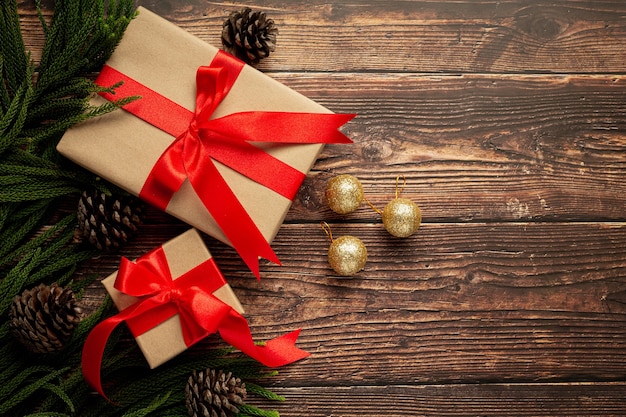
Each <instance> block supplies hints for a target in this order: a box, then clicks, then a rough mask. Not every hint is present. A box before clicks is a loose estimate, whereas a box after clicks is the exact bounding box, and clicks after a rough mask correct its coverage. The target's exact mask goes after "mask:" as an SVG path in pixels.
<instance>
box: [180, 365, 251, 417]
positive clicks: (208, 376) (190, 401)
mask: <svg viewBox="0 0 626 417" xmlns="http://www.w3.org/2000/svg"><path fill="white" fill-rule="evenodd" d="M185 398H186V401H185V403H186V404H187V412H188V413H189V415H190V416H191V417H229V416H233V415H235V414H237V413H239V409H238V408H237V407H236V406H235V405H241V404H243V402H244V400H245V399H246V385H245V384H244V383H242V382H241V380H240V379H239V378H235V377H233V376H232V373H230V372H228V373H226V372H224V371H216V370H214V369H207V370H205V371H199V372H196V371H193V372H192V374H191V376H190V377H189V379H188V380H187V386H186V387H185Z"/></svg>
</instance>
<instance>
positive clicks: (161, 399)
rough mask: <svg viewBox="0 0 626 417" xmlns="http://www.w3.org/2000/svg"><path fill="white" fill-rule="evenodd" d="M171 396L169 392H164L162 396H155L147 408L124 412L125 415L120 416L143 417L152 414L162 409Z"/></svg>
mask: <svg viewBox="0 0 626 417" xmlns="http://www.w3.org/2000/svg"><path fill="white" fill-rule="evenodd" d="M171 395H172V393H171V392H166V393H165V394H164V395H161V396H157V397H156V398H155V399H154V401H152V402H151V403H150V404H148V405H147V406H145V407H143V408H140V409H138V410H134V411H129V412H126V413H124V414H123V415H122V417H144V416H147V415H149V414H150V413H153V412H154V411H156V410H157V409H159V408H160V407H162V406H163V405H164V404H166V403H167V401H168V400H169V398H170V396H171Z"/></svg>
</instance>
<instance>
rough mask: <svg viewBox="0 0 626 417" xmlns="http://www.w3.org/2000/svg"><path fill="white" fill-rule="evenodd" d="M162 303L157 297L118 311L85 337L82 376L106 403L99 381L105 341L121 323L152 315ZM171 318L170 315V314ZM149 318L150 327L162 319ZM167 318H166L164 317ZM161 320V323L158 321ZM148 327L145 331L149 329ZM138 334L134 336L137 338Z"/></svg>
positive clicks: (156, 317)
mask: <svg viewBox="0 0 626 417" xmlns="http://www.w3.org/2000/svg"><path fill="white" fill-rule="evenodd" d="M162 304H163V302H162V301H161V300H158V299H157V297H152V298H148V299H146V300H144V301H141V302H138V303H135V304H132V305H131V306H129V307H127V308H125V309H124V310H122V311H120V312H119V313H118V314H116V315H115V316H112V317H109V318H107V319H106V320H104V321H102V322H100V323H98V325H96V327H94V328H93V329H92V330H91V332H90V333H89V335H88V336H87V340H85V345H84V346H83V353H82V358H81V363H82V369H83V376H84V377H85V381H87V383H88V384H89V385H90V386H91V387H92V388H93V389H94V390H96V391H97V392H98V394H100V395H102V397H104V398H105V399H106V400H107V401H109V402H112V401H111V400H109V399H108V398H107V396H106V395H105V394H104V389H103V388H102V381H101V379H100V373H101V363H102V358H103V356H104V350H105V348H106V344H107V341H108V340H109V336H111V333H112V332H113V330H115V328H116V327H117V326H118V325H119V324H120V323H121V322H123V321H127V320H132V319H133V318H137V317H138V316H140V315H142V314H145V313H152V311H154V309H155V308H157V307H159V306H161V305H162ZM170 316H171V314H170ZM150 318H151V319H152V320H153V321H154V319H156V320H157V321H156V322H154V323H152V325H151V327H154V326H156V325H157V324H158V323H160V322H161V321H162V320H164V318H163V317H158V316H156V315H155V316H150ZM165 318H167V317H165ZM159 320H161V321H159ZM151 327H150V326H148V327H147V328H146V329H144V331H145V330H147V329H149V328H151ZM138 334H140V333H137V334H135V336H137V335H138Z"/></svg>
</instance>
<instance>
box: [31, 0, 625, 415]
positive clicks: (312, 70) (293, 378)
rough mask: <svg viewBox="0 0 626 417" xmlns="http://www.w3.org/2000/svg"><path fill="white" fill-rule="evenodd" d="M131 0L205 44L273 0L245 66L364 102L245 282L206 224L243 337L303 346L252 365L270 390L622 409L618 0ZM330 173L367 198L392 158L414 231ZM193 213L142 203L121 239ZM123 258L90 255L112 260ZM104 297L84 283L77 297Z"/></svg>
mask: <svg viewBox="0 0 626 417" xmlns="http://www.w3.org/2000/svg"><path fill="white" fill-rule="evenodd" d="M138 3H139V4H141V5H144V6H145V7H147V8H149V9H151V10H153V11H155V12H156V13H158V14H160V15H161V16H163V17H165V18H167V19H169V20H171V21H173V22H175V23H176V24H178V25H180V26H181V27H183V28H185V29H186V30H188V31H189V32H191V33H193V34H195V35H197V36H198V37H200V38H201V39H203V40H206V41H208V42H210V43H212V44H214V45H219V44H220V40H219V35H220V32H221V23H222V21H223V19H224V18H225V17H226V16H227V15H228V13H229V12H230V11H232V10H237V9H239V8H240V7H242V6H244V5H249V6H250V7H252V8H254V9H260V10H264V11H266V12H267V14H268V15H269V17H271V18H273V19H274V20H275V21H276V23H277V25H278V27H279V30H280V34H279V36H278V48H277V50H276V52H275V53H274V54H272V55H271V56H270V58H268V59H267V60H265V61H264V62H263V63H262V64H261V65H260V66H259V69H260V70H262V71H263V72H265V73H267V74H269V75H271V76H272V77H274V78H276V79H278V80H280V81H281V82H283V83H285V84H286V85H288V86H289V87H292V88H293V89H295V90H297V91H299V92H301V93H303V94H305V95H307V96H308V97H310V98H312V99H314V100H316V101H318V102H320V103H321V104H323V105H325V106H327V107H328V108H330V109H331V110H333V111H335V112H350V113H352V112H354V113H358V115H359V116H358V117H357V118H356V119H355V120H354V121H352V122H350V124H349V125H348V126H347V127H346V128H345V130H344V131H345V133H347V134H348V135H349V136H350V137H351V138H352V139H353V140H354V142H355V143H354V144H353V145H333V146H328V147H326V148H325V150H324V152H323V154H322V155H321V157H320V158H319V160H318V162H317V163H316V165H315V167H314V169H313V171H312V172H311V173H310V175H309V176H308V178H307V179H306V181H305V183H304V185H303V186H302V188H301V190H300V191H299V193H298V195H297V197H296V199H295V201H294V205H293V208H292V209H291V210H290V212H289V214H288V217H287V220H286V222H285V224H284V226H283V227H282V228H281V230H280V232H279V234H278V236H277V238H276V240H275V242H274V244H273V247H274V249H275V251H276V253H277V254H278V256H279V257H280V258H281V260H282V262H283V266H282V267H278V266H275V265H272V264H269V263H267V262H263V263H262V266H261V273H262V276H263V279H262V281H261V282H256V281H255V280H254V278H253V277H252V275H251V274H250V273H249V272H247V271H246V268H245V266H244V265H243V263H242V262H241V261H240V260H238V259H237V258H236V255H235V253H234V251H233V250H231V249H229V248H227V247H225V246H224V245H222V244H220V243H217V242H216V241H214V240H212V239H207V244H208V246H209V248H210V250H211V251H212V253H213V254H214V256H215V257H216V259H217V262H218V264H219V265H220V267H221V269H222V271H223V272H224V275H225V276H226V277H227V279H228V280H229V282H230V283H231V285H232V286H233V287H234V289H235V292H236V293H237V295H238V296H239V298H240V300H241V301H242V303H243V304H244V306H245V307H246V310H247V313H248V314H247V317H248V318H249V321H250V323H251V325H252V332H253V334H254V336H255V338H256V339H258V340H263V339H267V338H271V337H275V336H278V335H280V334H282V333H284V332H286V331H287V330H291V329H295V328H300V327H301V328H302V329H303V331H302V334H301V337H300V339H299V346H300V347H302V348H304V349H306V350H308V351H310V352H311V353H312V356H311V357H310V358H308V359H305V360H303V361H301V362H298V363H296V364H293V365H290V366H287V367H285V368H283V369H281V370H280V373H279V375H278V376H277V377H275V378H272V379H271V380H268V381H265V382H264V384H265V385H268V386H270V387H272V389H273V390H274V391H275V392H277V393H279V394H282V395H284V396H285V397H287V401H286V402H285V403H282V404H276V403H270V404H269V405H268V406H269V407H274V408H277V409H278V410H279V411H280V414H281V415H282V416H284V417H291V416H293V417H302V416H327V417H330V416H333V417H337V416H342V417H351V416H359V417H366V416H391V417H393V416H407V415H410V416H573V415H576V416H611V415H614V416H623V415H626V405H625V404H624V401H625V399H626V223H625V222H626V211H625V207H624V204H625V202H626V69H625V61H626V3H625V2H624V1H623V0H614V1H601V0H597V1H581V0H560V1H558V0H556V1H540V0H539V1H523V0H503V1H502V0H501V1H481V2H475V1H472V0H459V1H443V0H442V1H435V0H432V1H402V0H388V1H375V0H370V1H366V0H354V1H351V2H340V1H337V2H330V1H321V0H313V1H302V0H294V1H278V0H276V1H252V2H249V3H233V2H211V1H204V0H169V1H162V0H145V1H140V2H138ZM21 5H22V10H23V14H24V15H23V22H24V27H25V31H26V38H27V42H28V43H29V45H31V46H32V48H33V51H34V57H35V59H36V58H37V49H38V48H41V44H42V37H41V34H40V32H39V29H38V22H37V19H36V16H35V14H34V12H33V9H32V2H31V1H22V2H21ZM48 10H49V9H48ZM344 173H350V174H354V175H356V176H357V177H358V178H359V179H360V180H361V181H362V183H363V185H364V188H365V192H366V195H367V197H368V199H370V200H371V201H372V202H373V203H374V204H376V205H378V206H379V207H381V208H382V206H384V204H385V203H386V202H387V201H388V200H389V199H390V198H392V197H393V194H394V190H395V178H396V176H397V175H404V176H405V177H406V180H407V186H406V188H405V190H404V191H403V196H404V197H408V198H411V199H412V200H414V201H415V202H416V203H418V204H419V205H420V207H421V208H422V211H423V225H422V227H421V228H420V230H419V232H418V233H417V234H416V235H414V236H413V237H411V238H408V239H396V238H391V237H390V236H389V235H388V234H387V233H386V232H385V230H384V229H383V228H382V225H381V222H380V218H379V216H378V215H377V214H376V213H375V212H374V211H372V210H371V209H370V208H369V207H368V206H367V205H365V204H364V205H363V206H362V207H361V208H360V209H359V210H358V211H357V212H355V213H353V214H350V215H346V216H339V215H336V214H334V213H332V212H331V211H330V210H329V209H328V208H327V206H326V204H325V201H324V197H323V194H324V187H325V184H326V181H327V180H328V179H330V178H331V177H333V176H335V175H338V174H344ZM323 220H324V221H327V222H329V223H330V224H331V226H332V229H333V232H334V234H335V236H340V235H342V234H351V235H354V236H358V237H359V238H361V239H362V240H363V241H364V242H365V244H366V245H367V248H368V251H369V260H368V263H367V265H366V268H365V270H363V271H362V272H361V273H359V274H358V276H356V277H355V278H353V279H341V278H338V277H335V276H333V273H332V270H331V269H330V268H329V266H328V264H327V259H326V250H327V247H328V243H329V242H328V239H327V237H326V235H325V234H324V232H323V231H322V230H321V228H320V226H319V222H320V221H323ZM186 229H187V226H186V225H184V224H182V223H180V222H178V221H176V220H174V219H172V218H170V217H168V216H166V215H162V214H159V213H157V212H155V211H151V212H150V219H149V221H148V222H147V224H146V225H145V226H144V228H143V229H142V233H141V235H140V236H139V237H138V239H137V240H136V241H135V242H134V243H133V244H132V245H130V246H129V247H128V248H127V249H125V250H124V251H123V253H122V254H123V255H126V256H129V257H135V256H139V255H141V254H142V253H144V252H146V251H147V250H149V249H152V248H154V247H155V246H158V245H159V244H161V243H163V242H164V241H165V240H167V239H169V238H171V237H174V236H176V235H178V234H179V233H182V232H183V231H184V230H186ZM118 259H119V258H118V256H117V255H115V256H113V255H110V256H102V257H101V258H100V259H98V260H95V261H94V262H91V263H90V264H89V265H87V266H86V267H85V268H84V269H83V271H82V273H89V272H93V271H95V272H98V273H99V274H100V275H101V276H106V275H107V274H108V273H110V272H112V271H113V270H115V269H116V266H117V262H118ZM103 296H104V292H103V290H102V289H101V288H100V287H99V286H98V285H94V286H93V287H92V288H90V289H89V291H88V294H87V295H86V298H85V303H86V304H91V305H97V304H98V303H100V302H101V300H102V297H103ZM214 345H219V346H221V342H220V341H218V340H215V339H212V340H208V341H206V342H205V343H204V346H205V347H206V346H209V347H211V346H214ZM201 347H202V346H201ZM250 402H251V403H255V404H265V403H264V402H263V401H261V400H258V399H254V398H252V399H251V401H250Z"/></svg>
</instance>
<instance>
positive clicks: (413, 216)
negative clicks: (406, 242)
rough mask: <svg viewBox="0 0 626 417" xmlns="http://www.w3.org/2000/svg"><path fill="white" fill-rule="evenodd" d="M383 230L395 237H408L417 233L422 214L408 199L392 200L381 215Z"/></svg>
mask: <svg viewBox="0 0 626 417" xmlns="http://www.w3.org/2000/svg"><path fill="white" fill-rule="evenodd" d="M382 216H383V225H384V226H385V229H387V231H388V232H389V233H391V234H392V235H393V236H396V237H409V236H411V235H412V234H413V233H415V232H416V231H417V229H418V228H419V227H420V223H421V222H422V212H421V210H420V208H419V207H418V206H417V204H415V203H414V202H413V201H411V200H409V199H408V198H394V199H393V200H391V201H390V202H389V203H387V205H386V206H385V209H384V210H383V213H382Z"/></svg>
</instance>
